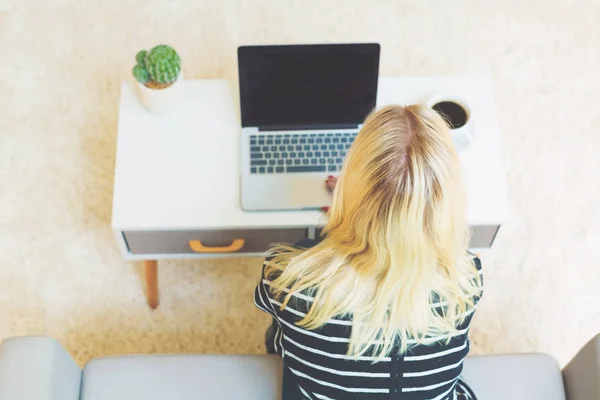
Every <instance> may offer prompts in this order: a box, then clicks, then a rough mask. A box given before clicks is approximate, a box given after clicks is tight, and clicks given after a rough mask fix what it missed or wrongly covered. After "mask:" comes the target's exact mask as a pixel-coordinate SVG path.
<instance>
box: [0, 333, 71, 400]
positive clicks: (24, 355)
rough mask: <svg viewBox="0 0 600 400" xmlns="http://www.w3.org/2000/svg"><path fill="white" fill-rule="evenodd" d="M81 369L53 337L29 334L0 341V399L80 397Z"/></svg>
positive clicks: (63, 399)
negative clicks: (0, 342)
mask: <svg viewBox="0 0 600 400" xmlns="http://www.w3.org/2000/svg"><path fill="white" fill-rule="evenodd" d="M80 387H81V369H80V368H79V366H78V365H77V364H76V363H75V361H73V359H72V358H71V356H70V355H69V353H67V351H66V350H65V349H64V348H63V347H62V346H61V345H60V344H59V343H58V342H57V341H56V340H54V339H51V338H49V337H44V336H26V337H17V338H11V339H7V340H5V341H3V342H2V344H0V399H2V400H78V399H79V391H80Z"/></svg>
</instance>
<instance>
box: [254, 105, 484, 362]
mask: <svg viewBox="0 0 600 400" xmlns="http://www.w3.org/2000/svg"><path fill="white" fill-rule="evenodd" d="M323 235H324V238H323V240H322V241H321V242H320V243H319V244H317V245H316V246H315V247H312V248H309V249H298V248H294V247H290V246H278V247H276V248H274V249H272V251H271V254H272V256H273V258H272V259H271V260H270V261H269V262H267V266H266V275H267V276H268V277H270V279H272V283H271V291H272V293H273V295H274V296H275V297H276V298H278V299H280V300H281V302H282V306H281V307H282V309H283V308H285V307H286V305H287V304H288V302H289V301H290V299H291V297H292V295H293V294H295V293H298V292H303V293H310V294H311V295H312V296H314V300H313V303H312V305H311V307H310V309H309V311H308V313H307V314H306V317H304V318H303V319H302V320H301V321H299V322H298V323H297V324H298V325H299V326H302V327H304V328H306V329H316V328H318V327H320V326H322V325H324V324H325V323H326V322H327V321H328V320H330V319H331V318H334V317H336V316H338V317H339V316H351V317H352V321H353V322H352V334H351V337H350V344H349V347H348V354H349V355H355V356H358V355H362V354H365V353H366V352H367V351H369V350H371V351H372V352H373V354H377V355H378V356H379V357H383V356H385V355H388V354H389V353H390V352H391V350H392V348H393V347H394V346H395V345H397V344H399V350H400V352H405V351H406V350H407V348H408V347H409V344H410V343H428V341H427V338H428V337H429V338H431V337H432V336H435V335H438V336H439V335H448V336H447V337H450V336H451V335H452V334H456V333H457V332H458V331H457V326H458V325H460V323H461V322H462V321H464V318H465V315H466V314H467V313H469V312H470V311H472V309H473V307H474V300H473V299H474V296H476V295H477V294H478V293H479V291H480V283H481V282H480V279H479V275H478V274H477V269H476V268H475V265H474V262H473V258H472V256H471V255H469V253H468V251H467V247H468V243H469V238H470V235H469V230H468V227H467V223H466V200H465V193H464V186H463V183H462V177H461V171H460V162H459V159H458V155H457V153H456V151H455V149H454V145H453V143H452V139H451V137H450V133H449V131H448V127H447V125H446V124H445V122H444V120H443V119H442V118H441V117H440V116H439V115H438V114H437V113H436V112H435V111H433V110H431V109H429V108H427V107H424V106H419V105H412V106H408V107H401V106H388V107H385V108H383V109H381V110H378V111H375V112H373V113H372V114H371V115H369V116H368V118H367V119H366V121H365V123H364V125H363V126H362V129H361V130H360V132H359V134H358V136H357V138H356V140H355V142H354V144H353V145H352V147H351V149H350V151H349V153H348V155H347V158H346V160H345V163H344V166H343V169H342V171H341V174H340V177H339V180H338V182H337V185H336V188H335V190H334V192H333V199H332V205H331V209H330V211H329V221H328V223H327V224H326V226H325V228H324V231H323ZM434 303H437V304H438V305H442V306H443V307H442V310H441V311H440V308H439V307H436V306H435V305H436V304H434ZM448 340H449V339H448Z"/></svg>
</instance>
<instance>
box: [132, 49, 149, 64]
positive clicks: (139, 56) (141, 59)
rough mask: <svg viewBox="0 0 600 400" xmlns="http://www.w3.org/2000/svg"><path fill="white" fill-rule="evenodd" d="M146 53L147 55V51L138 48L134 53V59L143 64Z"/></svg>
mask: <svg viewBox="0 0 600 400" xmlns="http://www.w3.org/2000/svg"><path fill="white" fill-rule="evenodd" d="M147 55H148V52H147V51H146V50H140V51H138V53H137V54H136V55H135V61H137V63H138V64H142V65H145V63H146V56H147Z"/></svg>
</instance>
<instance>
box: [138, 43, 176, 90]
mask: <svg viewBox="0 0 600 400" xmlns="http://www.w3.org/2000/svg"><path fill="white" fill-rule="evenodd" d="M135 60H136V62H137V64H136V66H135V67H133V76H135V78H136V79H137V80H138V82H140V83H142V84H144V85H146V86H148V87H150V88H154V89H163V88H165V87H168V86H170V85H171V84H172V83H173V82H175V81H176V80H177V77H178V76H179V73H180V71H181V59H180V58H179V55H178V54H177V52H176V51H175V50H174V49H173V48H172V47H170V46H167V45H164V44H161V45H158V46H155V47H153V48H152V49H151V50H150V51H149V52H148V51H146V50H141V51H139V52H138V53H137V54H136V56H135Z"/></svg>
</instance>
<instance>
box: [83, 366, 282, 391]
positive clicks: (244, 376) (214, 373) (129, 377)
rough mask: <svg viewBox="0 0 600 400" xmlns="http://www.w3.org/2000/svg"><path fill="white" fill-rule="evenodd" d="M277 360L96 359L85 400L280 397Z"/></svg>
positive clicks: (87, 375) (89, 372) (86, 382)
mask: <svg viewBox="0 0 600 400" xmlns="http://www.w3.org/2000/svg"><path fill="white" fill-rule="evenodd" d="M281 376H282V363H281V359H280V358H279V356H230V355H215V356H211V355H200V356H199V355H190V356H186V355H181V356H174V355H151V356H121V357H107V358H99V359H95V360H92V361H91V362H90V363H89V364H88V365H87V366H86V367H85V369H84V371H83V381H82V396H81V399H82V400H132V399H144V400H165V399H177V400H198V399H204V400H212V399H248V400H269V399H274V400H276V399H279V398H280V392H281Z"/></svg>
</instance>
